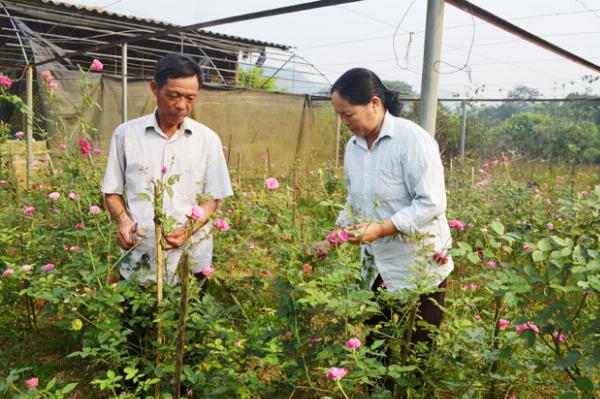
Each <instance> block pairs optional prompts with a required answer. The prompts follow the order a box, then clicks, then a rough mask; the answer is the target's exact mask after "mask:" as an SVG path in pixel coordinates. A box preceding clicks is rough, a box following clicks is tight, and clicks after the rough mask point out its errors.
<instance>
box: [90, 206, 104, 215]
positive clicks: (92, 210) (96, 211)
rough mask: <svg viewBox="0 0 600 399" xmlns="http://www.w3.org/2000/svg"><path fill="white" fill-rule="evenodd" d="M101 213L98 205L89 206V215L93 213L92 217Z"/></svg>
mask: <svg viewBox="0 0 600 399" xmlns="http://www.w3.org/2000/svg"><path fill="white" fill-rule="evenodd" d="M101 211H102V210H101V209H100V207H99V206H98V205H92V206H90V213H93V214H94V215H97V214H99V213H100V212H101Z"/></svg>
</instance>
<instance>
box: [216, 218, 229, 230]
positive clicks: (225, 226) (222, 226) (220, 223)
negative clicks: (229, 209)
mask: <svg viewBox="0 0 600 399" xmlns="http://www.w3.org/2000/svg"><path fill="white" fill-rule="evenodd" d="M213 225H214V226H215V227H216V228H217V229H219V230H221V231H227V230H229V223H227V221H226V220H223V219H217V220H215V221H214V223H213Z"/></svg>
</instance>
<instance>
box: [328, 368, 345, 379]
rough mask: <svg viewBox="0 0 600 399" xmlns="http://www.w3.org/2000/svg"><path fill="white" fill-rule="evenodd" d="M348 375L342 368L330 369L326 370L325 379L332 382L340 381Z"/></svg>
mask: <svg viewBox="0 0 600 399" xmlns="http://www.w3.org/2000/svg"><path fill="white" fill-rule="evenodd" d="M347 374H348V370H346V369H345V368H343V367H331V368H330V369H329V370H327V374H326V377H327V378H330V379H332V380H341V379H342V378H344V377H345V376H346V375H347Z"/></svg>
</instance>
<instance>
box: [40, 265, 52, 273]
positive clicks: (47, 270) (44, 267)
mask: <svg viewBox="0 0 600 399" xmlns="http://www.w3.org/2000/svg"><path fill="white" fill-rule="evenodd" d="M42 270H43V271H45V272H49V271H50V270H54V265H53V264H52V263H46V264H45V265H44V266H42Z"/></svg>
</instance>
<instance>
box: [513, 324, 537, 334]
mask: <svg viewBox="0 0 600 399" xmlns="http://www.w3.org/2000/svg"><path fill="white" fill-rule="evenodd" d="M515 330H516V331H517V332H518V333H522V332H523V331H525V330H531V331H533V332H534V333H536V334H539V333H540V328H539V327H538V326H537V325H536V324H535V323H534V322H532V321H528V322H525V323H523V324H519V325H518V326H517V327H516V328H515Z"/></svg>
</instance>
